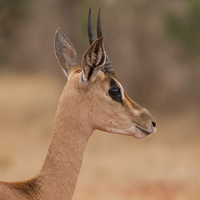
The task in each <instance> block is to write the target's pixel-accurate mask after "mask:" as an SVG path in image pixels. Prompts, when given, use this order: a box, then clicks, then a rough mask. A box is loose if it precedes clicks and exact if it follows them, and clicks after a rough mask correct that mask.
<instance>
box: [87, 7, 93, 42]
mask: <svg viewBox="0 0 200 200" xmlns="http://www.w3.org/2000/svg"><path fill="white" fill-rule="evenodd" d="M88 36H89V42H90V44H92V43H93V42H94V35H93V31H92V23H91V8H90V9H89V13H88Z"/></svg>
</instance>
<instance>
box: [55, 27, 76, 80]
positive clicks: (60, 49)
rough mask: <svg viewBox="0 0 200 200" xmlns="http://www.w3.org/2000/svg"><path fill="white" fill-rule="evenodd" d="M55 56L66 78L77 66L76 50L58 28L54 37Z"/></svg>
mask: <svg viewBox="0 0 200 200" xmlns="http://www.w3.org/2000/svg"><path fill="white" fill-rule="evenodd" d="M55 54H56V57H57V59H58V62H59V63H60V65H61V67H62V69H63V71H64V73H65V75H66V76H68V75H69V73H70V70H71V69H72V67H74V66H77V65H78V58H77V54H76V50H75V48H74V46H73V44H72V43H71V42H70V40H69V39H68V38H67V37H66V36H65V34H64V33H63V32H62V30H61V28H58V29H57V31H56V35H55Z"/></svg>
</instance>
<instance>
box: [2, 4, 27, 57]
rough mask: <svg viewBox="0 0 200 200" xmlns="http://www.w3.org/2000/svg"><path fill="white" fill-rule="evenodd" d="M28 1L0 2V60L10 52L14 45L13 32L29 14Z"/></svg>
mask: <svg viewBox="0 0 200 200" xmlns="http://www.w3.org/2000/svg"><path fill="white" fill-rule="evenodd" d="M28 2H29V1H25V0H17V1H15V0H1V1H0V60H1V61H3V60H5V59H6V58H8V57H7V56H8V55H9V54H11V52H12V47H13V45H15V43H14V41H15V40H14V38H15V30H16V29H18V28H20V25H21V24H22V23H24V22H25V20H26V19H27V17H29V16H30V13H29V3H28Z"/></svg>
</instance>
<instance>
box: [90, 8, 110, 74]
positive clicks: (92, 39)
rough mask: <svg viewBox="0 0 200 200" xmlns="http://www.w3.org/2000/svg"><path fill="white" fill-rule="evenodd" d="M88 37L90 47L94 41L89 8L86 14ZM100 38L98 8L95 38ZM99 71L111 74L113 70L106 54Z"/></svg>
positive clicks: (101, 35)
mask: <svg viewBox="0 0 200 200" xmlns="http://www.w3.org/2000/svg"><path fill="white" fill-rule="evenodd" d="M88 37H89V42H90V45H91V44H92V43H93V42H94V40H95V39H94V34H93V30H92V23H91V8H90V9H89V13H88ZM100 37H103V34H102V29H101V18H100V8H99V11H98V16H97V38H100ZM104 48H105V45H104ZM101 71H103V72H113V69H112V66H111V64H110V61H109V59H108V56H107V54H106V63H105V64H104V65H103V66H102V68H101Z"/></svg>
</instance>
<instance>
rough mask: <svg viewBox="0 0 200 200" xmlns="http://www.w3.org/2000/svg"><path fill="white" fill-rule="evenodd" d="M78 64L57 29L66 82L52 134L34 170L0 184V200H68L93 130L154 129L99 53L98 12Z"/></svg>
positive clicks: (143, 132)
mask: <svg viewBox="0 0 200 200" xmlns="http://www.w3.org/2000/svg"><path fill="white" fill-rule="evenodd" d="M88 33H89V41H90V47H89V48H88V49H87V51H86V52H85V53H84V55H83V58H82V68H80V67H79V65H78V59H77V54H76V50H75V48H74V46H73V44H72V43H71V42H70V41H69V39H68V38H67V37H66V36H65V35H64V34H63V32H62V30H61V29H60V28H58V29H57V31H56V35H55V53H56V56H57V59H58V61H59V63H60V65H61V67H62V69H63V71H64V72H65V74H66V76H67V78H68V81H67V84H66V86H65V88H64V90H63V92H62V95H61V97H60V100H59V104H58V109H57V112H56V116H55V123H54V128H53V136H52V139H51V143H50V146H49V149H48V152H47V155H46V158H45V161H44V163H43V166H42V167H41V169H40V171H39V172H38V173H37V174H36V175H35V176H34V177H33V178H31V179H29V180H25V181H21V182H0V200H5V199H6V200H7V199H9V200H16V199H17V200H18V199H20V200H21V199H23V200H25V199H26V200H31V199H35V200H39V199H40V200H55V199H56V200H62V199H67V200H71V199H72V197H73V193H74V189H75V186H76V182H77V179H78V174H79V170H80V168H81V163H82V159H83V154H84V151H85V148H86V144H87V142H88V139H89V138H90V136H91V135H92V133H93V131H94V130H95V129H98V130H102V131H106V132H110V133H119V134H122V135H130V136H133V137H135V138H145V137H146V136H148V135H150V134H151V133H154V132H155V130H156V128H155V127H156V122H155V120H154V119H153V117H152V116H151V115H150V113H149V112H148V111H147V110H146V109H144V108H142V107H141V106H139V105H138V104H136V103H135V102H134V101H132V100H131V99H130V98H129V97H128V96H127V95H126V94H125V93H124V89H123V87H122V85H121V84H120V83H119V81H118V80H117V78H116V76H115V74H114V72H113V69H112V67H111V64H110V62H109V59H108V56H107V54H106V51H105V47H104V43H103V37H102V31H101V22H100V10H99V13H98V20H97V36H98V39H96V40H94V36H93V32H92V26H91V10H90V11H89V16H88Z"/></svg>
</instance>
